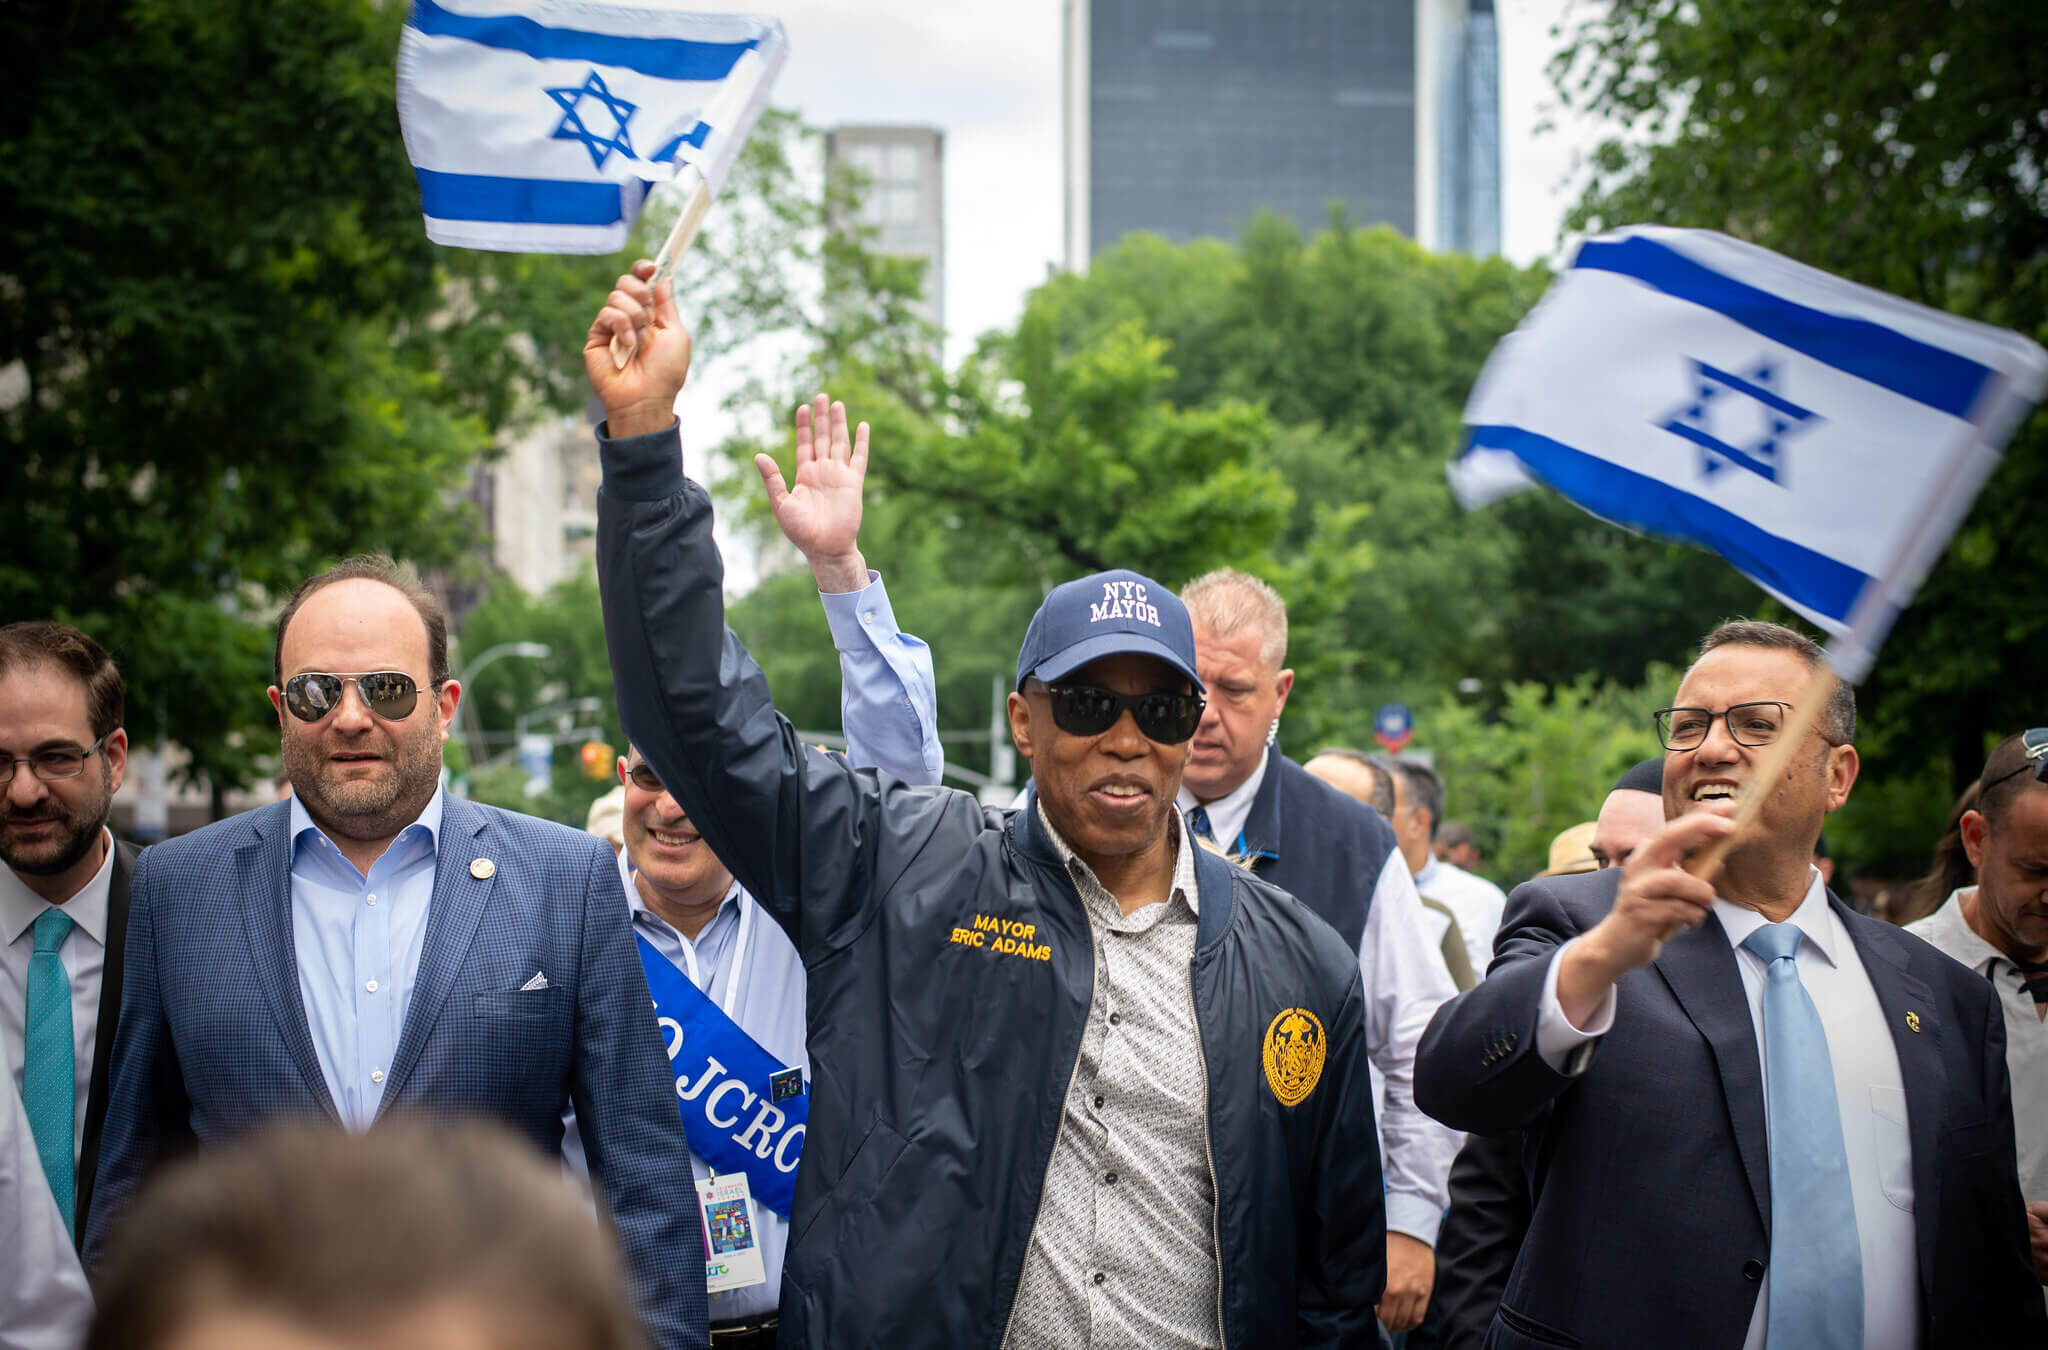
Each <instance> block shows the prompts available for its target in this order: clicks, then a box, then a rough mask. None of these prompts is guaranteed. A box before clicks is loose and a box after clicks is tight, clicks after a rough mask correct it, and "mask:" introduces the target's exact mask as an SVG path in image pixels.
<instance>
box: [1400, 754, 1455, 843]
mask: <svg viewBox="0 0 2048 1350" xmlns="http://www.w3.org/2000/svg"><path fill="white" fill-rule="evenodd" d="M1387 762H1388V763H1389V764H1392V765H1393V766H1394V770H1395V772H1397V773H1399V774H1400V775H1401V777H1402V778H1403V779H1405V780H1406V781H1407V784H1408V805H1409V807H1410V808H1411V809H1412V808H1414V807H1421V808H1422V809H1423V810H1425V811H1427V812H1429V828H1430V831H1431V832H1432V833H1434V832H1435V830H1436V827H1437V822H1438V821H1441V820H1442V819H1443V818H1444V780H1443V779H1441V778H1439V777H1437V776H1436V770H1435V769H1432V768H1430V767H1429V766H1428V765H1427V764H1424V763H1423V762H1422V761H1421V760H1419V759H1408V758H1406V757H1404V756H1399V755H1397V756H1395V757H1394V758H1393V759H1390V760H1388V761H1387Z"/></svg>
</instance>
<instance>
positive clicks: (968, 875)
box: [598, 429, 1386, 1350]
mask: <svg viewBox="0 0 2048 1350" xmlns="http://www.w3.org/2000/svg"><path fill="white" fill-rule="evenodd" d="M603 457H604V471H605V477H604V486H603V489H602V491H601V492H600V494H599V497H598V579H599V583H600V585H601V588H602V592H603V600H604V614H605V636H606V642H607V644H608V646H609V647H610V652H611V662H612V674H613V679H614V681H615V683H616V686H617V689H618V696H619V714H620V719H621V721H622V723H623V725H624V727H625V730H626V733H627V735H629V736H630V737H631V738H632V741H633V744H634V745H635V746H637V747H639V749H640V752H641V753H642V754H643V755H644V756H645V757H646V759H647V760H648V762H649V763H650V764H651V765H652V766H653V767H654V770H655V772H656V773H658V774H659V775H660V776H661V780H662V782H663V783H664V784H666V785H667V786H668V787H669V789H670V791H672V792H673V793H674V794H675V796H676V799H677V800H678V801H679V802H680V803H681V805H682V806H683V808H684V809H685V810H686V811H688V812H689V815H690V818H691V820H692V821H693V822H694V823H695V825H696V826H697V828H698V829H699V830H700V831H701V832H702V833H703V836H704V838H705V840H706V841H707V842H709V843H710V845H711V847H712V849H713V851H714V852H716V853H717V855H718V856H719V858H720V859H721V860H722V861H723V862H724V863H725V864H726V866H727V867H729V868H730V869H731V871H732V873H733V875H734V876H735V877H737V878H738V880H739V882H740V884H741V885H743V886H745V887H746V888H747V890H748V891H749V892H750V893H751V894H752V895H754V896H755V897H756V898H757V899H759V900H760V901H761V902H762V903H763V904H765V905H766V906H768V908H769V910H770V911H771V912H772V913H774V914H775V916H776V917H777V919H778V920H780V922H781V923H782V925H783V926H784V928H785V929H787V930H788V932H789V935H790V938H791V939H792V940H793V941H794V942H795V943H796V946H797V950H798V951H799V952H800V953H801V954H802V956H803V961H804V966H805V969H806V970H807V972H808V976H809V1028H808V1030H809V1038H810V1053H811V1064H812V1072H813V1075H814V1081H813V1082H812V1084H811V1092H812V1100H811V1108H810V1125H809V1130H808V1136H807V1138H806V1139H805V1144H804V1161H803V1167H802V1170H801V1171H800V1172H799V1174H798V1179H797V1189H796V1203H795V1209H794V1213H793V1214H792V1216H791V1224H790V1244H789V1249H788V1256H787V1259H786V1262H785V1266H784V1273H783V1288H782V1319H783V1320H782V1327H781V1344H783V1345H785V1346H805V1347H810V1346H817V1347H823V1346H827V1345H830V1346H883V1345H886V1346H890V1347H892V1348H894V1350H910V1348H912V1347H922V1346H930V1347H934V1350H938V1348H940V1347H944V1348H945V1350H955V1348H956V1347H988V1348H989V1350H994V1347H997V1346H999V1345H1000V1344H1001V1343H1002V1340H1003V1337H1004V1335H1005V1334H1006V1331H1007V1329H1008V1322H1009V1316H1010V1307H1011V1303H1012V1301H1013V1299H1014V1297H1015V1295H1016V1291H1017V1283H1018V1277H1019V1275H1020V1273H1021V1271H1022V1269H1023V1265H1024V1257H1025V1252H1026V1249H1027V1247H1028V1245H1029V1241H1030V1236H1031V1230H1032V1225H1033V1223H1034V1222H1035V1220H1036V1218H1037V1215H1038V1209H1039V1202H1040V1199H1041V1196H1042V1193H1043V1189H1044V1182H1045V1176H1046V1168H1047V1165H1048V1163H1049V1162H1050V1160H1051V1158H1052V1153H1053V1149H1054V1146H1055V1144H1056V1143H1057V1140H1058V1136H1059V1130H1060V1121H1061V1114H1062V1107H1063V1102H1064V1097H1065V1095H1066V1092H1067V1089H1068V1086H1069V1084H1070V1083H1071V1081H1072V1078H1073V1074H1074V1070H1075V1066H1076V1063H1077V1060H1078V1058H1079V1051H1080V1042H1081V1032H1082V1025H1083V1022H1084V1020H1085V1018H1086V1016H1087V1012H1088V1006H1089V999H1090V994H1091V992H1092V990H1093V987H1094V948H1093V943H1092V938H1091V934H1090V931H1089V927H1088V919H1087V916H1086V914H1085V912H1084V911H1083V909H1082V905H1081V900H1080V897H1079V895H1078V894H1077V893H1076V892H1075V890H1074V886H1073V883H1072V881H1071V880H1070V879H1069V877H1068V876H1067V874H1066V871H1065V869H1064V868H1063V867H1062V866H1061V864H1060V862H1059V859H1058V857H1057V856H1056V855H1055V854H1054V852H1053V850H1052V848H1051V846H1050V844H1049V843H1048V842H1047V840H1046V839H1045V838H1044V837H1043V834H1042V832H1041V831H1040V830H1039V829H1038V828H1037V827H1036V825H1035V822H1036V812H1035V810H1033V809H1032V808H1031V807H1030V806H1027V807H1026V808H1025V809H1024V810H1021V811H1014V812H1012V811H998V810H991V809H986V808H984V807H982V806H981V805H980V804H979V803H978V802H977V801H975V799H974V798H973V797H972V796H970V795H968V794H966V793H962V792H955V791H949V790H946V789H942V788H930V787H912V786H909V785H907V784H904V783H902V782H901V781H899V780H897V779H894V778H891V777H888V776H885V775H880V774H878V773H876V772H875V771H874V770H857V769H854V768H852V767H850V766H849V765H847V764H846V762H845V761H844V760H843V759H841V758H839V757H838V756H832V755H821V754H819V753H817V752H816V751H814V750H811V749H809V748H807V747H806V746H804V745H803V744H802V743H801V742H800V741H799V740H798V738H797V736H796V733H795V730H794V729H793V728H792V727H791V726H790V724H789V722H788V721H787V720H785V719H784V718H782V717H781V716H780V715H778V714H777V713H776V711H775V709H774V707H773V705H772V704H771V702H770V700H769V693H768V687H767V682H766V681H765V679H764V678H763V677H762V674H761V671H760V668H759V667H758V666H757V665H756V664H755V663H754V661H753V659H752V658H751V657H750V656H748V654H747V652H746V650H745V649H744V648H743V647H742V646H741V645H740V643H739V640H738V639H737V638H735V637H734V636H733V635H732V633H731V632H730V631H729V630H728V629H727V628H726V627H725V622H724V602H723V597H722V594H721V587H722V583H723V567H722V565H721V562H720V560H719V556H718V551H717V549H716V547H715V546H714V545H713V543H712V538H711V505H710V501H709V499H708V498H707V497H706V496H705V494H704V492H703V490H702V489H701V488H700V487H698V486H697V485H696V484H694V483H689V482H686V480H685V479H684V478H683V476H682V469H681V449H680V445H679V443H678V440H677V434H676V432H675V430H674V429H671V430H669V431H667V432H664V433H659V434H655V435H650V436H643V437H635V438H632V439H626V440H618V441H612V440H606V441H604V442H603ZM1197 859H1198V861H1197V868H1196V873H1197V878H1198V886H1199V889H1200V897H1199V899H1200V905H1199V910H1200V919H1199V924H1198V927H1197V936H1196V947H1195V956H1194V961H1193V964H1192V968H1191V982H1192V987H1193V993H1194V1003H1195V1017H1196V1022H1197V1025H1198V1027H1199V1030H1200V1036H1201V1051H1202V1056H1203V1061H1204V1065H1205V1067H1206V1070H1207V1075H1208V1124H1209V1162H1210V1167H1211V1171H1212V1173H1213V1175H1214V1178H1215V1185H1216V1191H1215V1194H1216V1210H1215V1230H1216V1231H1215V1238H1216V1250H1217V1257H1218V1266H1219V1269H1220V1275H1221V1283H1220V1292H1219V1298H1218V1302H1219V1304H1220V1305H1221V1306H1220V1307H1219V1309H1218V1314H1219V1320H1220V1325H1221V1326H1222V1328H1223V1334H1224V1341H1225V1344H1226V1345H1228V1346H1231V1347H1252V1346H1288V1345H1297V1346H1361V1347H1364V1346H1373V1345H1376V1344H1377V1332H1376V1330H1375V1322H1374V1318H1373V1311H1372V1310H1373V1306H1374V1304H1376V1303H1377V1302H1378V1301H1379V1298H1380V1294H1381V1291H1382V1287H1383V1285H1384V1282H1385V1275H1386V1268H1385V1257H1386V1238H1385V1205H1384V1201H1383V1197H1382V1193H1381V1180H1380V1166H1379V1151H1378V1145H1377V1143H1376V1141H1375V1135H1374V1128H1373V1107H1372V1099H1371V1087H1370V1080H1369V1078H1368V1075H1367V1067H1366V1054H1365V1027H1364V996H1363V991H1362V987H1361V981H1360V975H1359V969H1358V962H1357V957H1356V954H1355V953H1354V952H1353V951H1351V950H1349V949H1347V948H1346V947H1345V945H1344V943H1343V942H1342V941H1341V940H1340V939H1339V938H1338V937H1337V935H1336V934H1335V933H1334V932H1332V931H1331V929H1330V928H1329V927H1328V926H1327V925H1326V924H1324V923H1323V922H1322V920H1320V919H1318V918H1316V917H1315V915H1313V914H1312V913H1310V912H1309V911H1308V910H1307V909H1306V908H1305V907H1303V906H1301V905H1298V904H1296V903H1295V902H1294V901H1293V899H1292V898H1291V897H1289V896H1288V895H1287V894H1286V893H1285V892H1282V891H1279V890H1276V889H1274V888H1273V887H1270V886H1268V885H1266V884H1265V883H1263V882H1260V881H1258V880H1256V879H1255V878H1253V877H1252V876H1251V875H1249V874H1248V873H1246V872H1244V871H1242V870H1240V869H1237V868H1233V867H1231V866H1230V865H1229V864H1227V863H1225V862H1223V861H1222V860H1220V859H1217V858H1215V857H1212V856H1211V855H1209V854H1206V853H1200V854H1197ZM977 919H980V920H981V921H982V924H981V926H980V928H979V929H977V924H976V920H977ZM991 921H992V922H993V925H994V930H993V932H991V931H990V929H989V924H990V923H991ZM961 930H964V931H966V932H968V933H970V934H972V933H974V932H976V931H981V932H983V933H984V935H985V936H984V938H983V941H982V944H981V945H978V946H977V945H975V944H974V943H973V942H972V941H971V940H970V941H955V940H954V937H955V933H956V931H961ZM1006 944H1007V945H1006ZM1290 1010H1302V1011H1306V1012H1308V1013H1309V1014H1311V1015H1312V1016H1313V1018H1314V1020H1315V1021H1316V1022H1318V1023H1319V1024H1320V1025H1321V1027H1322V1028H1323V1029H1324V1054H1323V1061H1322V1063H1321V1065H1320V1069H1319V1072H1317V1073H1316V1074H1314V1075H1313V1082H1312V1085H1311V1086H1310V1088H1309V1090H1308V1091H1307V1094H1306V1096H1304V1097H1301V1098H1300V1099H1299V1100H1298V1101H1296V1102H1295V1103H1294V1104H1293V1105H1284V1104H1283V1103H1282V1101H1281V1098H1280V1095H1279V1089H1278V1088H1277V1087H1276V1086H1275V1083H1276V1082H1284V1083H1285V1084H1286V1086H1287V1088H1288V1089H1289V1095H1293V1090H1294V1089H1298V1088H1299V1086H1300V1083H1301V1080H1302V1075H1301V1074H1300V1073H1298V1072H1297V1073H1296V1075H1295V1077H1294V1078H1293V1079H1292V1080H1291V1081H1290V1080H1286V1079H1285V1078H1284V1077H1283V1078H1282V1079H1280V1080H1276V1079H1274V1077H1273V1071H1271V1070H1269V1069H1268V1067H1267V1064H1266V1060H1267V1056H1266V1054H1265V1047H1266V1045H1267V1042H1268V1039H1269V1036H1270V1034H1271V1029H1272V1028H1273V1027H1274V1026H1275V1024H1276V1022H1277V1020H1278V1019H1279V1018H1280V1017H1281V1015H1282V1014H1284V1013H1286V1012H1288V1011H1290ZM1295 1067H1296V1069H1297V1070H1298V1069H1299V1067H1300V1066H1299V1064H1296V1066H1295Z"/></svg>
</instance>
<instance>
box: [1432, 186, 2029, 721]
mask: <svg viewBox="0 0 2048 1350" xmlns="http://www.w3.org/2000/svg"><path fill="white" fill-rule="evenodd" d="M2044 382H2048V353H2044V352H2043V351H2042V350H2041V348H2040V347H2038V346H2036V345H2035V344H2034V343H2032V342H2030V341H2028V340H2027V339H2025V338H2023V337H2021V336H2019V335H2018V334H2015V333H2009V332H2005V331H2003V330H2001V329H1997V328H1992V327H1989V326H1987V325H1985V324H1981V323H1973V322H1971V321H1969V320H1966V319H1958V318H1955V317H1954V316H1952V315H1948V314H1944V313H1941V312H1940V311H1938V310H1932V309H1928V308H1926V307H1924V306H1921V305H1915V304H1911V303H1909V302H1907V301H1904V300H1900V299H1898V298H1896V297H1894V296H1890V295H1886V294H1884V293H1883V292H1881V291H1874V290H1871V289H1869V288H1867V287H1864V286H1858V285H1855V284H1853V283H1851V282H1847V281H1844V280H1842V279H1841V278H1839V277H1835V276H1830V275H1829V274H1828V273H1826V272H1821V271H1817V270H1815V269H1814V268H1811V267H1806V266H1803V265H1801V264H1799V263H1795V262H1792V261H1790V260H1789V259H1786V258H1783V257H1780V256H1779V255H1777V254H1775V253H1772V252H1770V251H1769V250H1767V249H1762V248H1758V247H1756V246H1754V245H1751V244H1745V243H1741V242H1739V241H1737V240H1734V239H1730V238H1728V237H1727V236H1725V235H1719V234H1714V233H1710V232H1707V231H1703V230H1674V229H1661V228H1655V227H1649V226H1636V227H1631V228H1628V229H1623V230H1618V231H1616V232H1614V233H1612V234H1605V235H1601V236H1599V237H1598V238H1595V239H1591V240H1588V241H1587V242H1586V243H1585V244H1584V245H1583V246H1581V248H1580V249H1579V253H1578V257H1577V258H1576V259H1574V261H1573V263H1572V266H1571V267H1570V268H1569V269H1568V270H1567V271H1566V272H1565V273H1564V274H1563V275H1562V276H1560V277H1559V278H1558V279H1557V281H1556V282H1555V283H1554V284H1553V285H1552V286H1551V288H1550V290H1549V291H1548V293H1546V294H1545V295H1544V297H1543V300H1542V301H1541V303H1539V304H1538V305H1537V306H1536V308H1535V309H1534V310H1532V311H1531V312H1530V314H1529V316H1528V317H1527V318H1526V319H1524V320H1523V322H1522V325H1521V326H1520V327H1519V328H1517V329H1516V330H1515V331H1514V332H1513V333H1511V334H1509V335H1508V336H1507V337H1506V338H1504V339H1502V341H1501V343H1500V345H1499V346H1498V347H1496V348H1495V349H1494V351H1493V354H1492V355H1491V356H1490V357H1488V358H1487V362H1486V366H1485V368H1484V369H1483V370H1482V371H1481V372H1480V376H1479V381H1478V383H1477V385H1475V386H1474V388H1473V391H1472V396H1471V399H1470V400H1469V401H1468V402H1467V403H1466V405H1465V423H1466V448H1465V451H1464V453H1463V454H1462V455H1461V456H1460V457H1459V458H1458V459H1456V460H1454V461H1452V463H1451V465H1450V479H1451V486H1452V488H1453V490H1454V491H1456V493H1457V495H1458V497H1459V499H1460V500H1461V501H1462V502H1463V503H1464V504H1465V506H1466V507H1468V508H1473V507H1478V506H1482V505H1484V504H1486V503H1488V502H1491V501H1495V500H1497V499H1499V498H1500V497H1503V496H1506V495H1507V494H1509V493H1511V492H1515V491H1518V490H1520V489H1522V488H1527V487H1533V486H1536V485H1537V484H1539V483H1541V484H1547V485H1549V486H1550V487H1552V488H1555V489H1556V490H1557V491H1559V492H1562V493H1563V494H1564V495H1565V496H1567V497H1570V498H1571V499H1572V500H1573V501H1574V502H1576V503H1578V504H1579V505H1580V506H1582V507H1584V508H1585V509H1586V510H1588V511H1591V512H1592V513H1593V514H1595V515H1597V516H1601V517H1603V518H1605V519H1607V520H1610V521H1614V522H1616V523H1617V524H1621V525H1626V526H1629V527H1632V528H1635V529H1640V530H1644V531H1647V532H1649V533H1652V534H1658V535H1664V536H1668V537H1673V538H1678V539H1685V540H1690V541H1691V542H1694V543H1697V544H1702V545H1704V546H1705V547H1707V548H1710V549H1712V550H1714V551H1715V552H1716V553H1719V554H1720V555H1721V556H1722V557H1724V558H1726V559H1727V560H1728V561H1729V562H1731V563H1733V564H1735V566H1736V567H1738V568H1740V569H1741V570H1742V571H1743V572H1744V573H1745V574H1746V575H1748V576H1749V577H1750V579H1752V580H1753V581H1755V582H1756V583H1757V584H1758V585H1760V586H1762V587H1763V588H1764V589H1766V590H1767V591H1769V592H1770V593H1771V594H1772V595H1774V596H1777V597H1778V598H1779V599H1780V600H1782V601H1784V602H1785V604H1787V605H1789V606H1791V607H1792V608H1793V609H1796V610H1798V611H1799V612H1800V613H1801V614H1804V615H1805V616H1806V617H1807V618H1808V619H1810V620H1812V621H1813V623H1814V624H1816V625H1817V626H1819V627H1820V628H1822V629H1824V630H1825V631H1827V632H1829V633H1831V634H1833V635H1834V637H1835V641H1834V643H1833V644H1832V646H1831V647H1830V650H1829V655H1830V657H1831V658H1832V660H1833V661H1834V665H1835V669H1836V671H1837V672H1838V673H1839V674H1840V675H1841V676H1842V678H1843V679H1845V680H1847V681H1849V682H1850V683H1855V682H1857V681H1859V680H1861V679H1862V678H1863V676H1864V675H1865V674H1867V673H1868V672H1869V668H1870V664H1871V662H1872V661H1873V660H1874V659H1875V657H1876V653H1877V648H1878V645H1879V644H1880V643H1882V642H1883V640H1884V636H1885V634H1886V633H1887V632H1888V631H1889V630H1890V628H1891V624H1892V620H1893V619H1894V618H1896V617H1897V615H1898V612H1899V611H1900V610H1901V609H1903V608H1904V607H1905V606H1906V604H1907V602H1908V601H1910V600H1911V599H1912V596H1913V591H1914V590H1915V589H1916V588H1917V587H1918V586H1919V584H1920V581H1921V579H1922V578H1923V577H1925V576H1926V574H1927V570H1928V568H1930V567H1931V566H1933V564H1934V562H1935V561H1936V560H1937V559H1938V558H1939V557H1940V556H1941V552H1942V550H1943V549H1944V548H1945V547H1946V546H1947V544H1948V540H1949V537H1950V536H1951V535H1952V534H1953V533H1954V532H1955V530H1956V527H1957V526H1958V525H1960V524H1961V522H1962V519H1963V516H1964V514H1965V513H1966V512H1967V511H1968V510H1969V507H1970V503H1971V502H1972V501H1973V500H1974V499H1975V497H1976V495H1977V491H1978V489H1979V488H1981V487H1982V486H1983V485H1984V480H1985V479H1986V478H1987V477H1989V475H1990V473H1991V471H1992V469H1994V468H1995V467H1997V463H1998V453H1999V450H2000V449H2001V448H2002V447H2003V446H2004V445H2005V442H2006V440H2007V439H2008V438H2009V437H2010V436H2011V435H2012V432H2013V429H2014V428H2015V427H2016V426H2017V425H2018V424H2019V421H2020V419H2021V418H2022V417H2023V416H2025V414H2026V412H2027V410H2028V408H2029V407H2031V406H2032V405H2033V404H2034V403H2035V402H2036V401H2038V400H2039V398H2040V397H2041V392H2042V388H2043V385H2044Z"/></svg>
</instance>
